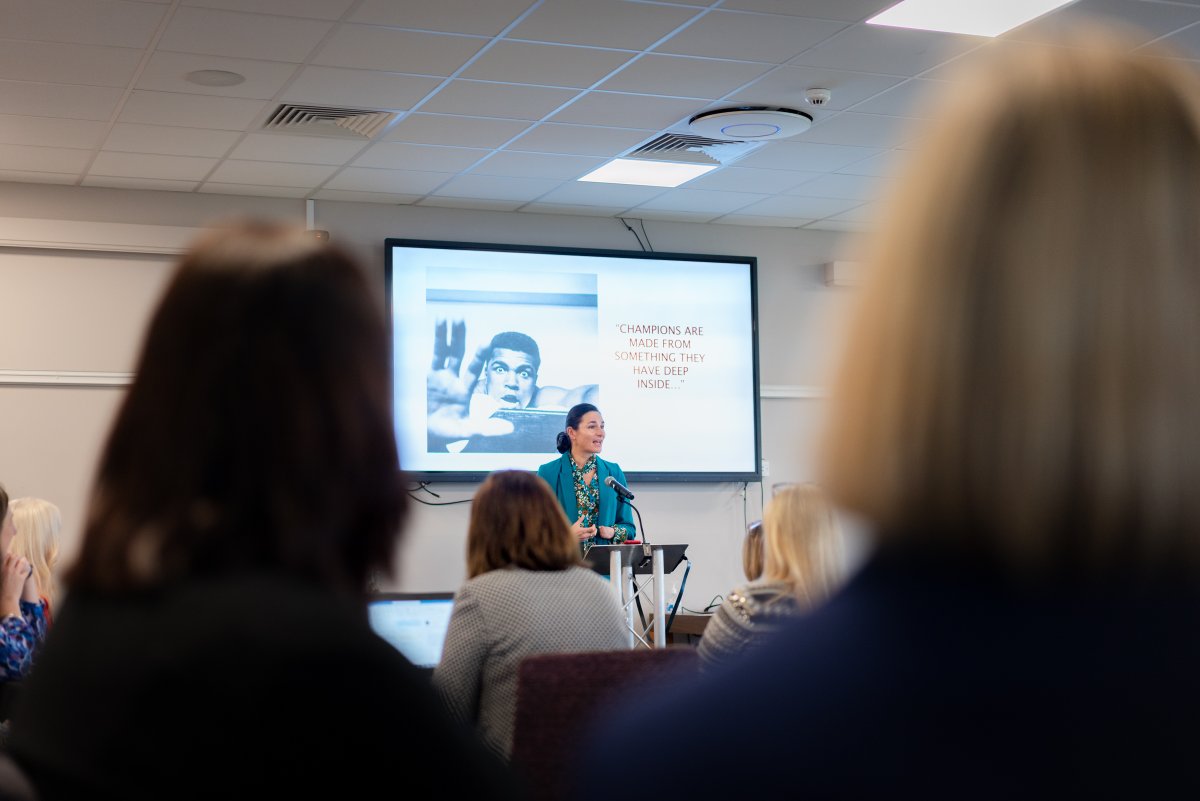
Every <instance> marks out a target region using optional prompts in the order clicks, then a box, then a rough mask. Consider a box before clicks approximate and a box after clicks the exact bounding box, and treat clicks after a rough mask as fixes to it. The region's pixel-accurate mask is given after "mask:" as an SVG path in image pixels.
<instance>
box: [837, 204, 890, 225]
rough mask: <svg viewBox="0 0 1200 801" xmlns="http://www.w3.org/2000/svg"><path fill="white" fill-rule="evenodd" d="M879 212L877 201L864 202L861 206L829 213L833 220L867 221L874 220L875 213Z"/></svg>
mask: <svg viewBox="0 0 1200 801" xmlns="http://www.w3.org/2000/svg"><path fill="white" fill-rule="evenodd" d="M878 212H879V205H878V204H877V203H864V204H862V205H861V206H855V207H854V208H851V209H847V210H846V211H843V212H839V213H837V214H831V215H830V217H831V218H832V219H835V220H843V221H846V222H856V223H869V222H874V220H875V215H876V214H877V213H878Z"/></svg>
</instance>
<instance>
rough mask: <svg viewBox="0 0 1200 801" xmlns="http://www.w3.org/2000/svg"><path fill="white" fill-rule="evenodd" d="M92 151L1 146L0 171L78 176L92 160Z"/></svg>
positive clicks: (31, 146)
mask: <svg viewBox="0 0 1200 801" xmlns="http://www.w3.org/2000/svg"><path fill="white" fill-rule="evenodd" d="M91 157H92V153H91V151H90V150H74V149H69V148H64V147H37V146H34V145H0V169H3V170H31V171H33V172H62V173H66V172H73V173H76V174H78V173H79V172H80V171H81V170H82V169H83V168H84V167H86V166H87V163H88V160H89V159H91Z"/></svg>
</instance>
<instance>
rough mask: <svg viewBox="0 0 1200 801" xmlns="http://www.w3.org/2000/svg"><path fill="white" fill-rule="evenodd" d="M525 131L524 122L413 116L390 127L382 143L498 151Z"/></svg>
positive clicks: (479, 118) (483, 118) (434, 115)
mask: <svg viewBox="0 0 1200 801" xmlns="http://www.w3.org/2000/svg"><path fill="white" fill-rule="evenodd" d="M528 128H529V123H528V122H527V121H525V120H499V119H493V118H490V117H459V116H454V115H450V114H420V113H416V114H409V115H408V116H406V117H405V118H404V119H402V120H400V122H398V123H396V124H395V125H394V126H392V128H391V130H389V131H388V132H387V134H386V135H385V136H384V139H387V140H389V141H392V140H395V141H401V142H415V143H418V144H429V145H453V146H455V147H499V146H500V145H502V144H504V143H505V142H507V141H508V140H510V139H512V138H513V137H514V136H517V135H518V134H520V133H521V132H522V131H524V130H527V129H528Z"/></svg>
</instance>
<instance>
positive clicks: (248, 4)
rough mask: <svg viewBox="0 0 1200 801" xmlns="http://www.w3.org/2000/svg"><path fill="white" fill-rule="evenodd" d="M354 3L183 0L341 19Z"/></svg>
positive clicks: (332, 0) (187, 3) (338, 0)
mask: <svg viewBox="0 0 1200 801" xmlns="http://www.w3.org/2000/svg"><path fill="white" fill-rule="evenodd" d="M353 3H354V0H183V5H185V6H201V7H203V8H223V9H226V10H228V11H250V12H253V13H256V14H282V15H284V16H291V17H313V18H315V19H341V17H342V14H344V13H346V9H348V8H349V7H350V6H351V5H352V4H353ZM201 191H204V190H201Z"/></svg>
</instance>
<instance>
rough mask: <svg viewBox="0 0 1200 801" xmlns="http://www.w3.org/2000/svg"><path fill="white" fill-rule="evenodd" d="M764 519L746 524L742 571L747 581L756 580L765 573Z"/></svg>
mask: <svg viewBox="0 0 1200 801" xmlns="http://www.w3.org/2000/svg"><path fill="white" fill-rule="evenodd" d="M764 547H765V546H764V545H763V521H761V520H755V521H754V522H753V523H751V524H750V525H748V526H746V539H744V540H742V572H744V573H745V574H746V580H747V581H756V580H757V579H759V578H761V577H762V574H763V550H764Z"/></svg>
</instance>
